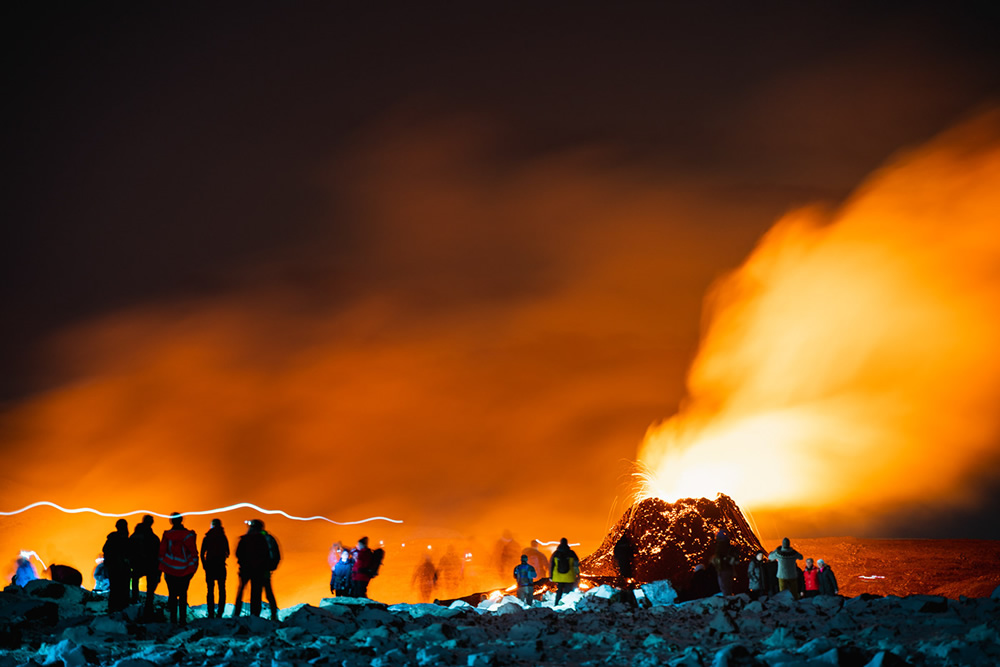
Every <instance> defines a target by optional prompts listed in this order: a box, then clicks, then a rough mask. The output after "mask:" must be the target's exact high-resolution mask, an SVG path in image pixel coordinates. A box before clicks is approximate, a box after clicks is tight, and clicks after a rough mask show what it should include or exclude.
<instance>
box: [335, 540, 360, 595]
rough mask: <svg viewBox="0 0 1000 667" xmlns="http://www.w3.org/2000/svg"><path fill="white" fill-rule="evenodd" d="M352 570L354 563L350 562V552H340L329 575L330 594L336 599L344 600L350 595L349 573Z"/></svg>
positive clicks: (345, 550) (344, 550) (343, 550)
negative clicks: (338, 558)
mask: <svg viewBox="0 0 1000 667" xmlns="http://www.w3.org/2000/svg"><path fill="white" fill-rule="evenodd" d="M353 569H354V561H353V560H351V552H350V551H348V550H347V549H341V550H340V560H338V561H337V564H336V565H334V566H333V572H332V573H331V575H330V592H331V593H334V594H335V595H336V596H337V597H338V598H346V597H349V596H350V595H351V571H352V570H353Z"/></svg>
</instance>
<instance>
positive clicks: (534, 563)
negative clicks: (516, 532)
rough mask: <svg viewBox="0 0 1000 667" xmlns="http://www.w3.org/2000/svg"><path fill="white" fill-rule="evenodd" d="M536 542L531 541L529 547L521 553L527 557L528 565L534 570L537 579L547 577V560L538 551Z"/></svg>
mask: <svg viewBox="0 0 1000 667" xmlns="http://www.w3.org/2000/svg"><path fill="white" fill-rule="evenodd" d="M538 546H539V544H538V540H531V546H529V547H527V548H526V549H525V550H524V551H522V552H521V554H522V555H524V556H527V557H528V565H530V566H531V567H533V568H535V572H536V573H537V574H538V577H539V578H544V577H547V576H549V559H548V558H546V557H545V554H543V553H542V552H541V551H540V550H539V549H538Z"/></svg>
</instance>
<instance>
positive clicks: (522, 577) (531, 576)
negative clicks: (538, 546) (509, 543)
mask: <svg viewBox="0 0 1000 667" xmlns="http://www.w3.org/2000/svg"><path fill="white" fill-rule="evenodd" d="M536 576H537V573H536V572H535V567H534V566H533V565H532V564H531V563H529V562H528V556H527V555H526V554H521V564H520V565H518V566H517V567H515V568H514V581H516V582H517V597H518V599H519V600H521V602H523V603H524V604H526V605H528V606H529V607H530V606H532V605H533V604H534V602H535V577H536Z"/></svg>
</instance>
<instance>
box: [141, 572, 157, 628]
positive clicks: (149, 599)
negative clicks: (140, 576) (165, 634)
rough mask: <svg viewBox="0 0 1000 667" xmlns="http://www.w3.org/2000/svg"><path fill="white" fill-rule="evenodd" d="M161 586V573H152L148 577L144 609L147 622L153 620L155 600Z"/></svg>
mask: <svg viewBox="0 0 1000 667" xmlns="http://www.w3.org/2000/svg"><path fill="white" fill-rule="evenodd" d="M159 585H160V571H159V570H157V571H156V572H150V573H148V574H147V575H146V605H145V607H144V608H143V616H144V617H145V619H146V620H147V621H151V620H153V600H154V599H155V597H156V587H157V586H159Z"/></svg>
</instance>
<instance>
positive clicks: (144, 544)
mask: <svg viewBox="0 0 1000 667" xmlns="http://www.w3.org/2000/svg"><path fill="white" fill-rule="evenodd" d="M128 548H129V553H130V554H131V558H132V602H138V601H139V580H140V579H142V578H143V577H145V578H146V602H145V604H144V605H143V616H144V617H145V618H146V620H151V619H152V616H153V600H154V599H155V597H156V587H157V586H159V585H160V538H158V537H157V536H156V533H154V532H153V517H152V516H151V515H149V514H147V515H146V516H144V517H142V521H141V522H139V523H138V524H136V526H135V530H134V531H132V537H130V538H128Z"/></svg>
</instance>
